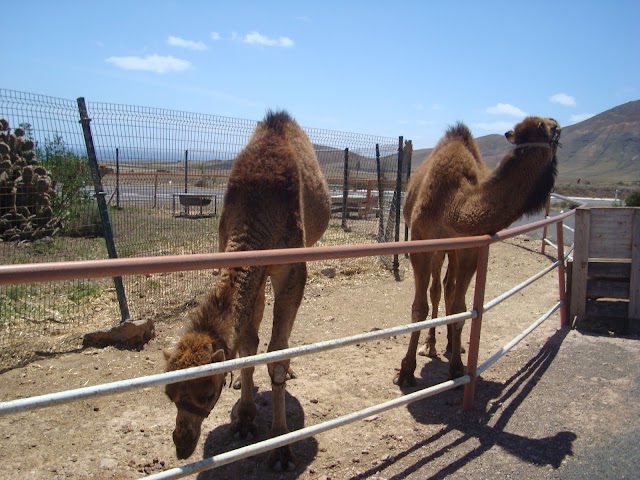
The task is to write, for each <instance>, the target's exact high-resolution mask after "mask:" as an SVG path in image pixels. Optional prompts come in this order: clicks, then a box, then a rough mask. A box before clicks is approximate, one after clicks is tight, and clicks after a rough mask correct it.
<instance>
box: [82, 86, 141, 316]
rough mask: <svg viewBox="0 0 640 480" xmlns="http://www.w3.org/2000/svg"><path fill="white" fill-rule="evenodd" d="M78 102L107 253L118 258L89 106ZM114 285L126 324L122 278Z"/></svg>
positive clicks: (127, 311)
mask: <svg viewBox="0 0 640 480" xmlns="http://www.w3.org/2000/svg"><path fill="white" fill-rule="evenodd" d="M77 101H78V110H79V112H80V124H81V125H82V133H83V134H84V142H85V145H86V147H87V158H88V160H89V166H90V167H91V173H92V176H93V187H94V189H95V192H96V200H97V201H98V212H99V213H100V221H101V222H102V228H103V229H104V239H105V242H106V244H107V253H108V254H109V258H118V253H117V251H116V245H115V242H114V241H113V231H112V230H111V222H110V220H109V211H108V209H107V202H106V201H105V198H104V197H105V192H104V190H103V189H102V180H101V179H100V171H99V169H98V159H97V158H96V149H95V147H94V144H93V137H92V135H91V126H90V123H91V119H90V118H89V115H88V114H87V105H86V103H85V101H84V97H79V98H78V100H77ZM113 283H114V284H115V287H116V295H117V297H118V304H119V305H120V315H121V317H122V319H121V322H124V321H126V320H129V306H128V305H127V297H126V295H125V291H124V284H123V283H122V277H114V278H113Z"/></svg>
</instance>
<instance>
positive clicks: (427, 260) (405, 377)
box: [393, 252, 433, 387]
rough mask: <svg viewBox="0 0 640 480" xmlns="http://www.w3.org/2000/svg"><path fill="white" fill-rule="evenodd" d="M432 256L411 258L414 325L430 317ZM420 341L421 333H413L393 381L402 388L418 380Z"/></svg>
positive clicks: (416, 254) (415, 254)
mask: <svg viewBox="0 0 640 480" xmlns="http://www.w3.org/2000/svg"><path fill="white" fill-rule="evenodd" d="M432 256H433V254H432V253H430V252H427V253H412V254H411V256H410V257H411V265H412V266H413V277H414V280H415V291H414V297H413V305H412V306H411V321H412V322H413V323H416V322H422V321H424V320H425V319H426V318H427V315H429V304H428V303H427V289H428V288H429V278H430V275H431V257H432ZM419 341H420V331H419V330H418V331H416V332H412V333H411V338H410V339H409V347H408V348H407V353H406V355H405V356H404V358H403V359H402V362H401V363H400V370H399V371H398V373H396V376H395V377H394V379H393V383H394V384H396V385H398V386H400V387H411V386H414V385H415V384H416V379H415V377H414V376H413V374H414V372H415V370H416V353H417V350H418V342H419Z"/></svg>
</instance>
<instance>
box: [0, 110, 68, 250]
mask: <svg viewBox="0 0 640 480" xmlns="http://www.w3.org/2000/svg"><path fill="white" fill-rule="evenodd" d="M24 135H25V130H24V129H23V128H16V129H14V130H13V132H11V129H10V125H9V122H8V121H7V120H6V119H0V241H5V242H12V241H34V240H38V239H40V238H43V237H45V236H52V235H54V234H55V233H56V232H57V230H58V227H59V224H60V219H59V218H56V217H55V216H54V212H53V210H52V208H51V197H52V196H54V195H55V191H54V190H53V188H52V181H51V175H50V174H49V172H48V171H47V170H46V169H45V168H44V167H42V166H40V165H38V162H37V161H36V160H35V158H36V155H35V152H34V150H33V149H34V147H35V142H34V141H33V140H32V139H30V138H26V137H25V136H24Z"/></svg>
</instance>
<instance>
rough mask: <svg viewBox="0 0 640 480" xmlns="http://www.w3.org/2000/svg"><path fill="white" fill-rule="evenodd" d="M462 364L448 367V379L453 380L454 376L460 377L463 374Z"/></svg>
mask: <svg viewBox="0 0 640 480" xmlns="http://www.w3.org/2000/svg"><path fill="white" fill-rule="evenodd" d="M464 373H465V372H464V366H463V365H460V366H459V367H458V366H454V367H453V368H451V367H449V380H455V379H456V378H460V377H462V376H463V375H464Z"/></svg>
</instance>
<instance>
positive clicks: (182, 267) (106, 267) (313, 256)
mask: <svg viewBox="0 0 640 480" xmlns="http://www.w3.org/2000/svg"><path fill="white" fill-rule="evenodd" d="M490 241H491V237H489V236H488V235H484V236H479V237H465V238H453V239H447V240H446V241H443V240H415V241H411V242H388V243H382V244H367V245H338V246H328V247H305V248H286V249H280V250H248V251H241V252H217V253H202V254H193V255H169V256H164V257H163V256H156V257H135V258H115V259H109V260H77V261H73V262H47V263H30V264H19V265H0V285H1V284H18V283H32V282H44V281H52V280H69V279H75V278H101V277H111V276H113V275H114V274H117V275H142V274H147V273H162V272H179V271H189V270H205V269H210V268H224V267H227V268H235V267H241V266H248V265H253V266H260V265H278V264H286V263H297V262H305V261H313V260H330V259H336V258H349V257H366V256H376V255H391V254H394V253H404V252H409V253H411V252H422V251H436V250H441V249H443V248H447V249H451V250H455V249H457V248H471V247H478V246H482V245H486V244H487V243H489V242H490Z"/></svg>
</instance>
